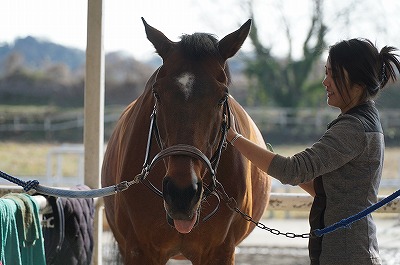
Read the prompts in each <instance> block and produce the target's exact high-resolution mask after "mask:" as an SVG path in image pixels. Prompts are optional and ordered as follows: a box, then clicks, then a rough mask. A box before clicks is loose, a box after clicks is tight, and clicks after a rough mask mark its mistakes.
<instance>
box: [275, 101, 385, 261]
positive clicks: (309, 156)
mask: <svg viewBox="0 0 400 265" xmlns="http://www.w3.org/2000/svg"><path fill="white" fill-rule="evenodd" d="M383 153H384V136H383V131H382V126H381V123H380V119H379V114H378V110H377V109H376V108H375V106H374V103H373V102H372V101H369V102H367V103H365V104H362V105H359V106H357V107H355V108H353V109H351V110H349V111H348V112H347V113H345V114H343V115H340V116H339V117H338V118H337V119H335V120H334V121H332V122H331V123H330V124H329V125H328V129H327V131H326V132H325V134H324V135H323V136H322V137H321V139H320V140H319V141H318V142H316V143H315V144H313V145H312V146H311V147H310V148H307V149H306V150H304V151H302V152H300V153H298V154H295V155H294V156H292V157H286V158H285V157H282V156H280V155H276V156H275V157H274V159H273V160H272V162H271V165H270V167H269V170H268V174H270V175H271V176H272V177H274V178H276V179H278V180H280V181H281V182H282V183H283V184H291V185H298V184H300V183H304V182H308V181H311V180H313V179H314V178H316V177H318V176H320V175H321V176H322V181H323V185H324V188H325V193H326V209H325V213H324V223H325V225H326V226H329V225H331V224H333V223H335V222H337V221H340V220H342V219H343V218H347V217H349V216H351V215H353V214H356V213H358V212H360V211H361V210H364V209H365V208H366V207H368V206H370V205H372V204H374V203H376V202H377V194H378V188H379V182H380V179H381V173H382V167H383ZM320 264H324V265H330V264H334V265H338V264H340V265H347V264H348V265H350V264H354V265H360V264H363V265H367V264H381V260H380V258H379V252H378V243H377V239H376V229H375V224H374V221H373V219H372V216H371V215H369V216H367V217H366V218H364V219H362V220H360V221H357V222H356V223H354V224H352V225H351V228H346V229H339V230H336V231H334V232H332V233H329V234H326V235H324V236H323V239H322V252H321V255H320Z"/></svg>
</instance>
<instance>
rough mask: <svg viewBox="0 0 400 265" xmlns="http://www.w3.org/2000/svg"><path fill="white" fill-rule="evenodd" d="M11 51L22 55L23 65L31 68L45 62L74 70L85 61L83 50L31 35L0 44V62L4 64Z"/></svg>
mask: <svg viewBox="0 0 400 265" xmlns="http://www.w3.org/2000/svg"><path fill="white" fill-rule="evenodd" d="M12 53H19V54H20V55H22V57H23V58H24V62H23V63H24V66H25V67H28V68H33V69H39V68H42V67H43V66H44V65H46V64H57V63H63V64H65V65H67V66H68V67H69V68H70V69H71V70H72V71H74V70H76V69H78V68H79V67H82V65H84V62H85V52H84V51H82V50H79V49H75V48H69V47H65V46H62V45H59V44H55V43H53V42H50V41H46V40H41V39H37V38H34V37H31V36H28V37H25V38H19V39H16V40H15V41H14V43H11V44H7V43H6V44H0V64H1V65H2V64H4V63H5V60H6V59H7V58H8V57H9V56H10V55H11V54H12Z"/></svg>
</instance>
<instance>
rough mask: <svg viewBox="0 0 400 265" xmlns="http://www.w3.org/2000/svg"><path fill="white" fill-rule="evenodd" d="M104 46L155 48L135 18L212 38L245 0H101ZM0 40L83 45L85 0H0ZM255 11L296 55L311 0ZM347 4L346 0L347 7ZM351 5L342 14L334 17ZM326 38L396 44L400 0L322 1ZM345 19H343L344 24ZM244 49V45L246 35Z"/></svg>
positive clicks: (282, 49)
mask: <svg viewBox="0 0 400 265" xmlns="http://www.w3.org/2000/svg"><path fill="white" fill-rule="evenodd" d="M103 1H104V35H103V38H104V49H105V51H106V52H110V51H117V50H121V51H125V52H127V53H128V54H131V55H133V56H134V57H135V58H138V59H146V58H149V57H151V56H152V55H153V54H154V48H153V46H152V44H151V43H150V42H149V41H148V40H147V38H146V35H145V32H144V27H143V24H142V21H141V17H144V18H145V19H146V21H147V22H148V23H149V24H150V25H151V26H153V27H155V28H157V29H159V30H161V31H162V32H163V33H164V34H165V35H166V36H167V37H169V38H170V39H171V40H173V41H177V40H179V36H181V35H182V34H190V33H193V32H207V33H213V34H215V35H216V36H217V37H218V38H219V39H221V38H222V37H224V36H225V35H227V34H229V33H230V32H232V31H234V30H236V29H237V28H238V27H239V26H240V25H241V24H243V23H244V22H245V21H246V20H247V19H248V17H249V16H248V14H247V13H246V5H245V4H243V3H244V2H246V1H245V0H198V1H197V0H173V1H172V0H170V1H167V0H103ZM0 3H1V5H0V7H1V9H0V43H4V42H7V43H12V42H13V41H14V40H15V38H20V37H25V36H34V37H39V38H41V39H46V40H50V41H53V42H56V43H59V44H62V45H65V46H69V47H74V48H79V49H82V50H84V49H85V48H86V34H87V29H86V22H87V0H0ZM253 3H254V6H255V9H254V14H255V18H256V20H257V23H258V24H257V25H258V27H259V31H260V35H262V36H263V42H264V44H265V45H267V46H270V47H273V49H272V52H273V53H275V54H276V55H285V54H287V50H288V45H287V43H288V42H287V40H286V37H285V31H284V28H283V23H284V20H283V18H285V19H286V23H288V25H289V28H290V29H291V34H292V36H293V47H294V48H293V49H294V51H293V54H294V56H301V46H302V41H303V40H304V38H305V35H306V32H307V31H306V29H307V27H308V26H309V23H310V15H311V12H310V10H311V7H312V6H311V1H310V0H285V1H281V0H253ZM351 4H353V6H350V5H351ZM347 9H350V10H351V13H350V14H349V15H347V16H344V15H340V14H343V13H345V12H344V10H347ZM324 12H325V21H326V23H327V24H328V27H329V28H330V31H329V32H328V34H327V41H328V43H330V44H333V43H335V42H337V41H339V40H341V39H347V38H351V37H367V38H370V39H371V40H372V41H373V42H376V43H377V44H378V46H379V45H380V46H382V45H386V44H389V45H393V46H397V47H400V34H399V27H400V1H398V0H351V1H349V0H325V4H324ZM349 21H350V23H348V22H349ZM243 49H245V50H249V49H251V45H250V42H249V40H247V41H246V42H245V44H244V47H243Z"/></svg>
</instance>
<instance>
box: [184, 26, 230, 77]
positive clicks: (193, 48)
mask: <svg viewBox="0 0 400 265" xmlns="http://www.w3.org/2000/svg"><path fill="white" fill-rule="evenodd" d="M179 47H180V49H181V50H182V52H183V54H184V56H186V57H188V58H190V59H192V60H201V59H204V58H207V57H212V58H215V59H220V58H221V55H220V53H219V49H218V39H217V38H216V37H215V36H214V35H212V34H208V33H193V34H191V35H188V34H184V35H182V36H181V41H180V42H179ZM225 74H226V75H227V78H228V84H229V83H230V82H231V75H230V71H229V67H228V64H226V66H225Z"/></svg>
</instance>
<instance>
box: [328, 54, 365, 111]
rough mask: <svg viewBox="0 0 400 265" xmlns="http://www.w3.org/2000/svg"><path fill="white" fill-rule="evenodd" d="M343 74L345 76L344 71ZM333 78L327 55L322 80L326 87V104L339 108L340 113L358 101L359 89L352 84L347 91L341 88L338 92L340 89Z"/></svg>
mask: <svg viewBox="0 0 400 265" xmlns="http://www.w3.org/2000/svg"><path fill="white" fill-rule="evenodd" d="M345 75H346V78H347V72H346V71H345ZM334 78H335V77H334V76H332V68H331V64H330V60H329V57H328V59H327V60H326V64H325V78H324V80H323V81H322V84H323V85H324V86H325V89H326V96H327V104H328V105H329V106H332V107H336V108H339V109H340V110H341V112H342V113H345V112H346V111H348V110H349V109H351V108H352V107H354V106H356V105H357V104H358V103H359V99H360V96H361V92H360V89H358V88H357V87H356V86H353V87H352V88H350V89H349V91H348V93H347V92H346V91H345V90H346V88H342V91H343V92H342V94H340V91H339V89H338V88H337V87H336V84H335V82H334Z"/></svg>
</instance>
